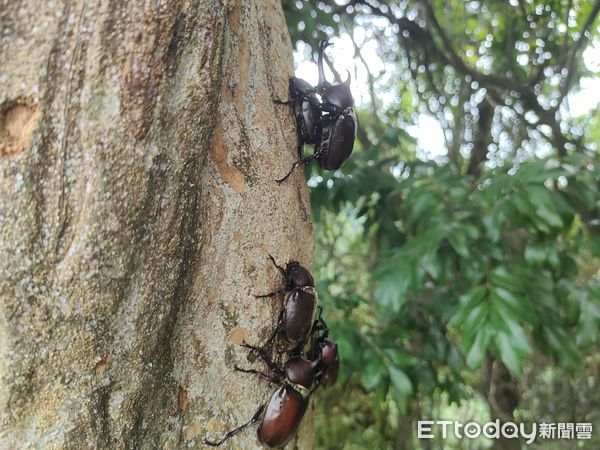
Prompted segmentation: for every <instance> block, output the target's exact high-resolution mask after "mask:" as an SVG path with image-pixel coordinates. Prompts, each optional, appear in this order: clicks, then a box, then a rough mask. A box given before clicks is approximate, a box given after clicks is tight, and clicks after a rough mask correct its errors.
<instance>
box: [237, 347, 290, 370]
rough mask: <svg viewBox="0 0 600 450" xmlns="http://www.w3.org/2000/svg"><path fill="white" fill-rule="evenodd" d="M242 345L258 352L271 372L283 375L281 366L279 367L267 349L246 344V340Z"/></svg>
mask: <svg viewBox="0 0 600 450" xmlns="http://www.w3.org/2000/svg"><path fill="white" fill-rule="evenodd" d="M241 345H242V347H245V348H247V349H250V350H251V351H253V352H255V353H257V354H258V356H260V358H261V359H262V360H263V361H264V363H265V364H266V365H267V366H268V367H269V370H270V371H271V372H273V373H274V374H276V375H277V376H281V375H282V372H281V370H279V367H277V364H275V362H274V361H273V360H272V359H271V357H270V356H269V354H268V353H267V351H266V350H265V348H264V347H255V346H254V345H250V344H246V343H245V342H244V343H242V344H241Z"/></svg>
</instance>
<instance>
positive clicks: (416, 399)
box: [282, 0, 600, 449]
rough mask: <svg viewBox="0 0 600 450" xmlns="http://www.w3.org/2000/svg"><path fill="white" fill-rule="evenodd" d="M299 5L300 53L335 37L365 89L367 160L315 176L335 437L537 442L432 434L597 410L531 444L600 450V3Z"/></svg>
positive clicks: (360, 143) (326, 394)
mask: <svg viewBox="0 0 600 450" xmlns="http://www.w3.org/2000/svg"><path fill="white" fill-rule="evenodd" d="M282 4H283V7H284V11H285V14H286V19H287V23H288V27H289V31H290V34H291V36H292V40H293V42H294V45H295V49H296V57H297V61H296V62H297V64H306V61H304V62H303V60H308V61H311V64H313V62H314V61H315V58H316V53H315V51H316V49H317V48H318V42H319V41H320V40H321V39H323V38H325V37H332V38H333V39H332V41H333V43H334V44H336V45H335V46H333V47H330V48H329V49H328V50H327V56H328V65H329V69H330V76H331V77H339V75H338V72H341V71H345V70H346V69H350V71H351V73H352V75H353V83H352V88H353V92H355V93H356V96H357V99H358V100H360V101H358V102H357V106H358V122H359V130H358V136H357V141H356V143H355V149H354V153H353V155H352V157H351V159H350V160H349V161H347V162H346V163H345V165H344V167H343V168H342V169H341V170H339V171H336V172H323V171H320V170H319V169H318V168H317V167H316V165H313V166H311V167H310V168H307V169H306V171H305V174H306V177H307V181H308V183H309V186H310V187H311V200H312V208H313V221H314V226H315V234H316V238H317V246H316V254H315V264H314V274H315V275H316V277H317V279H318V282H317V286H318V291H319V295H320V301H321V304H322V305H323V307H324V310H325V317H326V319H327V320H328V323H329V326H330V328H331V335H332V337H334V338H335V339H337V341H338V343H339V346H340V350H341V355H342V361H343V363H342V371H341V377H340V380H339V381H338V384H337V385H336V387H334V388H332V389H330V390H327V391H326V390H321V392H320V393H319V394H318V395H317V396H316V397H317V399H316V402H317V405H318V407H317V409H316V410H317V420H316V424H317V447H318V448H320V449H434V448H435V449H467V448H468V449H476V448H494V449H518V448H522V446H524V443H523V442H519V441H516V440H504V441H503V440H497V441H490V440H486V439H483V438H481V439H477V440H469V439H464V440H456V439H452V438H448V439H446V440H442V439H441V438H440V436H439V435H440V433H437V437H436V439H434V440H418V439H416V427H415V421H416V420H419V419H425V420H427V419H436V420H442V419H456V420H463V421H469V420H477V421H479V422H485V421H487V420H495V419H500V420H501V421H502V422H506V421H515V422H517V423H526V424H528V423H531V422H542V421H547V422H555V423H558V422H589V423H592V424H593V425H594V432H593V439H592V440H591V441H575V440H572V441H568V440H558V439H557V440H543V439H538V440H537V442H536V444H535V445H533V447H534V448H536V447H537V448H544V449H567V448H594V449H597V448H600V389H599V388H598V385H599V384H600V354H599V352H598V350H599V348H600V341H599V339H598V328H599V326H600V258H599V257H600V196H599V188H600V155H599V149H598V145H599V144H600V114H599V113H598V104H597V102H595V104H592V106H591V107H590V106H589V105H588V106H587V107H586V108H584V110H583V111H573V108H572V106H573V105H572V104H573V101H574V99H575V98H576V96H577V95H578V93H581V92H585V91H584V88H585V86H586V85H587V86H595V89H599V87H600V83H599V82H600V56H599V55H600V37H599V35H600V33H599V30H598V19H597V16H598V12H599V9H600V0H585V1H584V0H544V1H537V0H510V1H505V0H482V1H463V0H443V1H442V0H401V1H398V2H394V1H390V2H378V1H376V0H363V1H352V0H351V1H348V0H345V1H344V0H336V1H333V0H328V1H318V2H314V1H290V0H283V1H282ZM338 39H339V41H338ZM342 40H345V42H349V43H350V45H351V51H350V56H349V57H347V58H346V59H344V58H342V57H341V56H340V55H341V54H342V53H338V51H339V47H340V45H341V44H340V43H341V42H342ZM332 62H335V64H332ZM311 67H314V69H313V70H314V73H315V76H316V66H314V65H313V66H311ZM336 69H337V70H336ZM331 73H332V74H333V75H331ZM342 73H343V72H342ZM361 74H362V75H361ZM298 75H299V76H301V74H298ZM359 94H360V95H359ZM580 98H581V95H580ZM588 100H589V99H588ZM592 103H594V102H592ZM579 109H581V108H579ZM426 119H427V120H426ZM424 128H425V129H424ZM436 130H437V132H438V133H439V135H440V143H439V146H438V148H437V149H434V151H433V152H432V151H426V150H425V149H424V148H423V146H422V145H420V141H421V140H422V139H423V137H425V138H426V137H427V135H428V133H435V132H436ZM307 151H312V148H310V149H307Z"/></svg>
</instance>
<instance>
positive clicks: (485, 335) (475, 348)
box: [467, 326, 492, 369]
mask: <svg viewBox="0 0 600 450" xmlns="http://www.w3.org/2000/svg"><path fill="white" fill-rule="evenodd" d="M491 338H492V333H491V332H490V330H489V328H488V327H487V326H482V327H480V328H479V330H478V331H477V335H476V336H475V340H474V341H473V344H472V345H471V348H470V349H469V352H468V353H467V365H468V366H469V367H470V368H471V369H475V368H477V367H479V366H480V365H481V362H482V361H483V358H484V357H485V354H486V350H487V346H488V344H489V342H490V340H491Z"/></svg>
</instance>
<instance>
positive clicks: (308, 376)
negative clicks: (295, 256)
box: [204, 40, 357, 448]
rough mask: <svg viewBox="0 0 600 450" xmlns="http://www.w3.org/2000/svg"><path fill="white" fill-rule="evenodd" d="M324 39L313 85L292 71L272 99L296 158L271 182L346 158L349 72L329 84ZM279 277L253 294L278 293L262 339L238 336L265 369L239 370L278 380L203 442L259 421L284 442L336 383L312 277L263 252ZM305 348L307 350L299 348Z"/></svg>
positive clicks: (350, 120)
mask: <svg viewBox="0 0 600 450" xmlns="http://www.w3.org/2000/svg"><path fill="white" fill-rule="evenodd" d="M329 45H330V44H329V43H328V42H327V40H325V41H322V42H321V43H320V45H319V57H318V62H317V65H318V71H319V83H318V84H317V86H315V87H313V86H311V85H310V84H309V83H308V82H306V81H304V80H302V79H300V78H296V77H291V78H290V82H289V95H290V99H289V100H287V101H281V100H275V103H277V104H283V105H290V106H291V108H292V111H293V113H294V115H295V118H296V129H297V138H298V147H297V149H298V160H297V161H296V162H295V163H294V164H293V165H292V167H291V169H290V171H289V172H288V173H287V174H286V175H285V176H284V177H283V178H281V179H279V180H276V181H277V183H278V184H281V183H283V182H284V181H285V180H286V179H287V178H288V177H289V176H290V175H291V174H292V173H293V172H294V171H295V170H296V169H297V168H298V167H300V166H301V165H307V164H309V163H310V162H311V161H313V160H316V161H317V163H318V164H319V167H321V168H322V169H325V170H337V169H338V168H339V167H340V166H341V165H342V164H343V162H344V161H345V160H346V159H348V158H349V156H350V154H351V153H352V148H353V146H354V139H355V137H356V128H357V122H356V115H355V113H354V100H353V98H352V93H351V92H350V73H348V78H347V79H346V81H344V82H342V83H338V84H331V83H329V82H328V81H327V80H326V79H325V73H324V70H323V53H324V50H325V48H326V47H327V46H329ZM304 144H312V145H314V153H313V155H311V156H307V157H304V155H303V151H302V149H303V146H304ZM269 258H270V259H271V261H272V263H273V264H274V265H275V267H276V268H277V269H278V271H279V272H280V274H281V275H282V276H283V278H284V280H285V286H284V287H283V288H281V289H278V290H275V291H274V292H271V293H269V294H266V295H257V296H256V297H257V298H265V297H269V298H271V297H280V296H283V306H282V309H281V312H280V314H279V318H278V321H277V325H276V326H275V328H274V331H273V333H272V334H271V336H270V337H269V339H268V340H267V342H266V343H265V344H263V345H262V346H260V347H257V346H252V345H249V344H246V343H243V344H242V346H243V347H245V348H248V349H249V350H250V351H251V353H253V354H254V355H256V356H257V357H259V358H260V359H261V360H262V361H263V362H264V363H265V365H266V366H267V368H268V371H267V372H262V371H259V370H254V369H243V368H241V367H238V366H237V365H236V366H234V369H235V370H236V371H239V372H245V373H249V374H252V375H255V376H257V377H259V378H261V379H264V380H266V381H268V382H270V383H273V384H275V385H277V386H278V388H277V390H276V391H275V392H274V393H273V394H272V395H271V399H270V401H269V402H268V404H263V405H261V406H260V407H259V408H258V410H257V411H256V413H255V414H254V416H253V417H252V418H251V419H250V420H249V421H248V422H246V423H245V424H243V425H241V426H239V427H237V428H235V429H233V430H231V431H229V432H227V433H225V434H224V435H223V436H222V437H221V439H219V440H216V441H212V440H209V439H207V438H205V439H204V443H205V444H207V445H211V446H219V445H221V444H223V443H224V442H225V441H227V440H228V439H230V438H231V437H233V436H235V435H236V434H238V433H240V432H242V431H244V430H245V429H246V428H248V427H250V426H252V425H254V424H255V423H257V422H258V423H259V426H258V440H259V441H260V442H261V443H262V444H264V445H266V446H268V447H273V448H278V447H283V446H284V445H286V444H287V443H288V442H289V440H290V439H291V438H292V437H293V436H294V435H295V434H296V431H297V430H298V427H299V425H300V422H301V421H302V418H303V417H304V413H305V412H306V409H307V407H308V403H309V400H310V396H311V395H312V394H313V393H314V392H315V390H316V389H317V388H318V387H319V386H324V387H329V386H332V385H333V384H335V382H336V380H337V376H338V371H339V365H340V357H339V353H338V348H337V344H336V343H335V342H334V341H333V340H331V339H329V329H328V328H327V325H326V323H325V321H324V320H323V318H322V308H321V307H320V306H319V305H318V300H317V292H316V289H315V283H314V279H313V277H312V275H311V274H310V272H309V271H308V270H307V269H306V268H304V267H302V266H301V265H300V263H299V262H298V261H290V262H288V263H287V264H286V267H285V268H283V267H281V266H279V265H277V263H276V262H275V259H274V258H273V257H272V256H269ZM274 344H278V345H276V347H275V348H277V349H278V351H279V354H278V356H279V357H282V356H284V357H285V358H286V359H285V363H284V364H280V363H279V364H278V363H277V362H276V361H275V360H274V359H273V358H272V355H271V354H272V352H273V346H274ZM305 349H308V350H305Z"/></svg>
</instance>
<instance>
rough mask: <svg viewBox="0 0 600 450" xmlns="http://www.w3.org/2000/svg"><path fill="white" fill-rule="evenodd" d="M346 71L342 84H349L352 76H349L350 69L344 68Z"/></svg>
mask: <svg viewBox="0 0 600 450" xmlns="http://www.w3.org/2000/svg"><path fill="white" fill-rule="evenodd" d="M346 72H348V78H346V81H344V82H343V83H342V84H346V85H348V86H350V81H352V77H351V76H350V71H349V70H348V69H346Z"/></svg>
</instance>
